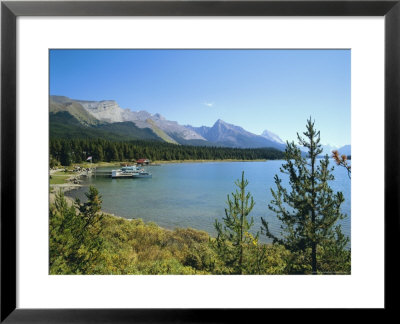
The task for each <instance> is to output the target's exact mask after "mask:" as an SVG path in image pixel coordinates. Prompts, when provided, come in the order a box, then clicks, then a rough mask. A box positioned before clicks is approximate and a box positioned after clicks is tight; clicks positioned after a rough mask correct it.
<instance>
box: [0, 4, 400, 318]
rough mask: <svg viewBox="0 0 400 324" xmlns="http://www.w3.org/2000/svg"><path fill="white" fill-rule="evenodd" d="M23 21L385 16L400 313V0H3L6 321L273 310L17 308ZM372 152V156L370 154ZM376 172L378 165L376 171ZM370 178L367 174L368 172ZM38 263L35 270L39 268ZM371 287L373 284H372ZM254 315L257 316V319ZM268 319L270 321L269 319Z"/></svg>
mask: <svg viewBox="0 0 400 324" xmlns="http://www.w3.org/2000/svg"><path fill="white" fill-rule="evenodd" d="M19 16H384V17H385V156H384V159H385V172H384V174H385V179H384V181H385V309H386V310H390V309H395V308H396V306H397V305H396V302H395V300H396V299H395V298H394V297H393V299H392V298H391V297H390V296H394V295H395V293H396V288H397V287H398V283H399V279H398V277H399V276H398V274H397V273H395V269H396V268H395V267H394V266H392V263H393V261H391V260H393V259H397V256H398V252H397V251H396V250H395V248H396V246H397V245H398V243H397V242H396V239H397V237H398V236H399V227H400V226H399V224H400V221H399V215H400V203H399V201H400V199H399V198H400V195H399V179H400V174H399V165H400V160H399V157H400V145H399V135H400V134H399V127H400V0H390V1H389V0H379V1H376V0H371V1H369V0H365V1H357V0H349V1H332V0H325V1H324V0H311V1H299V0H297V1H296V0H290V1H286V0H281V1H277V0H259V1H123V2H119V1H116V2H113V1H101V2H97V1H91V2H88V1H86V2H85V1H82V2H80V1H78V2H77V1H37V2H36V1H29V2H28V1H26V2H25V1H4V2H3V1H2V3H1V318H0V320H1V322H4V323H31V322H32V323H33V322H35V323H89V322H90V323H97V322H101V323H131V322H134V323H142V322H157V323H158V322H165V323H170V322H174V323H187V322H189V323H198V322H213V323H216V322H232V321H234V320H237V319H238V318H239V317H240V316H241V315H243V313H245V314H246V313H250V314H247V315H250V316H251V318H253V319H256V318H257V317H256V316H258V315H260V316H263V314H262V313H263V312H264V311H265V310H260V309H258V310H255V309H253V310H248V309H247V310H244V309H234V310H228V309H214V310H212V311H211V310H204V309H203V310H195V309H96V310H94V309H18V308H16V300H17V292H16V288H17V287H16V270H17V268H16V239H17V233H16V208H17V205H16V190H17V187H16V176H17V174H16V161H17V160H16V159H17V156H16V127H17V125H16V81H17V80H16V41H17V39H16V37H17V31H16V19H17V17H19ZM366 155H367V152H366ZM371 167H373V163H372V166H371ZM366 176H367V175H366ZM32 266H34V265H32ZM366 284H367V283H366ZM253 316H254V317H253ZM266 320H268V319H267V318H266Z"/></svg>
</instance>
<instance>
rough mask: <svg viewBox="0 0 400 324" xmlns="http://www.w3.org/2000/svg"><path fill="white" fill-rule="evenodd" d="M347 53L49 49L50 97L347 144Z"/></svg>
mask: <svg viewBox="0 0 400 324" xmlns="http://www.w3.org/2000/svg"><path fill="white" fill-rule="evenodd" d="M350 65H351V54H350V50H51V51H50V94H51V95H63V96H67V97H70V98H73V99H82V100H115V101H117V103H118V104H119V105H120V106H121V107H122V108H130V109H131V110H134V111H136V110H147V111H148V112H150V113H160V114H161V115H163V116H165V117H166V118H167V119H169V120H175V121H177V122H179V123H180V124H183V125H186V124H190V125H192V126H202V125H205V126H212V125H213V124H214V123H215V121H216V120H217V119H222V120H224V121H226V122H228V123H232V124H235V125H239V126H241V127H243V128H244V129H246V130H248V131H250V132H253V133H255V134H261V133H262V132H263V131H264V130H265V129H268V130H270V131H272V132H274V133H276V134H278V135H279V136H280V137H281V138H282V139H283V140H295V139H296V132H303V131H304V129H305V124H306V120H307V118H308V117H309V116H312V118H314V119H315V121H316V123H315V124H316V127H317V128H318V129H319V130H320V131H321V142H322V143H323V144H332V145H337V146H342V145H345V144H350V102H351V98H350V92H351V89H350V82H351V75H350V72H351V66H350Z"/></svg>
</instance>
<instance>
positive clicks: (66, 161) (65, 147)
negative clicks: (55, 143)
mask: <svg viewBox="0 0 400 324" xmlns="http://www.w3.org/2000/svg"><path fill="white" fill-rule="evenodd" d="M60 162H61V165H63V166H70V165H71V163H72V157H71V146H70V143H69V142H66V141H64V142H63V143H62V146H61V152H60Z"/></svg>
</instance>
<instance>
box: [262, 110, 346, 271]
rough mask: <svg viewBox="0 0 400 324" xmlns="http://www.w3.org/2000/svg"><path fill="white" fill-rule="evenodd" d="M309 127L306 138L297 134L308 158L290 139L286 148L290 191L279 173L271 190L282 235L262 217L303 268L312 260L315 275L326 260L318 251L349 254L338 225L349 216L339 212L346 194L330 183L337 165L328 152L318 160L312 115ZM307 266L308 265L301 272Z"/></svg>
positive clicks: (265, 227) (275, 238) (276, 240)
mask: <svg viewBox="0 0 400 324" xmlns="http://www.w3.org/2000/svg"><path fill="white" fill-rule="evenodd" d="M306 128H307V131H306V132H304V133H303V134H304V136H305V139H304V138H302V137H301V136H300V135H299V134H297V137H298V141H299V145H301V146H304V147H306V148H307V149H308V155H307V157H304V156H303V155H302V153H301V151H300V149H299V148H298V147H297V146H296V145H295V144H294V142H292V143H289V142H288V143H287V148H286V151H285V160H286V163H285V164H283V165H282V168H281V172H282V173H284V174H287V175H288V176H289V185H290V187H291V190H288V189H287V188H285V186H284V185H283V184H282V180H281V179H280V178H279V177H278V175H275V184H276V187H277V189H276V190H273V189H271V192H272V196H273V200H272V201H271V204H270V205H269V209H270V210H272V211H273V212H274V213H275V214H276V216H277V218H278V219H279V220H280V221H281V222H282V225H281V230H282V231H281V233H280V234H281V235H280V236H277V235H275V234H273V233H271V231H270V230H269V228H268V223H267V222H266V221H265V220H264V219H263V218H261V221H262V224H263V225H262V230H263V231H265V233H266V235H267V236H268V237H270V238H272V239H273V242H274V243H279V244H282V245H284V246H285V247H286V248H287V249H288V250H289V251H291V252H292V253H293V255H295V256H296V257H297V258H298V260H299V259H302V260H303V261H302V263H303V265H301V267H303V266H304V263H309V265H308V268H311V271H312V273H313V274H316V273H317V272H318V271H319V270H320V267H319V265H318V264H317V260H318V259H319V260H320V262H325V261H324V260H321V258H317V251H320V250H322V249H324V247H325V249H327V250H329V251H332V250H334V248H335V249H336V250H335V251H336V253H337V255H338V256H339V255H341V254H342V252H343V253H345V254H348V253H346V252H347V251H345V246H346V244H347V243H348V238H347V237H345V236H344V235H343V234H342V233H341V229H340V226H339V225H337V224H336V223H337V221H338V220H341V219H344V218H345V217H346V215H343V214H342V213H341V211H340V206H341V205H342V203H343V201H344V198H343V194H342V193H341V192H337V193H334V192H333V190H332V189H331V188H330V186H329V183H328V181H331V180H334V176H333V175H332V171H333V169H334V168H333V167H332V168H330V167H329V157H328V155H326V156H325V158H323V159H321V160H320V161H319V163H317V156H318V155H319V154H321V153H322V149H321V144H320V132H319V131H316V129H315V128H314V122H312V121H311V118H310V119H309V120H307V125H306ZM333 247H334V248H333ZM338 250H340V251H338ZM307 251H310V253H311V256H310V260H309V261H306V260H308V258H309V253H308V252H307ZM307 253H308V254H307ZM310 265H311V267H310ZM305 269H307V265H306V267H303V269H302V271H305Z"/></svg>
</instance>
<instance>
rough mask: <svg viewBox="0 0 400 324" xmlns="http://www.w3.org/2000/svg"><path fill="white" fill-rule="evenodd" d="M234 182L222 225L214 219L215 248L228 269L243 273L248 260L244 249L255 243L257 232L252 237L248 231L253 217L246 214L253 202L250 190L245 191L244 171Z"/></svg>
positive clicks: (232, 271) (251, 207)
mask: <svg viewBox="0 0 400 324" xmlns="http://www.w3.org/2000/svg"><path fill="white" fill-rule="evenodd" d="M235 184H236V186H237V187H238V189H237V190H236V192H233V193H232V194H231V196H232V197H230V196H229V195H228V200H227V204H228V208H225V217H224V218H223V222H224V226H223V225H222V224H221V223H220V222H218V220H216V221H215V229H216V230H217V239H216V242H215V249H216V251H217V253H218V255H219V256H220V258H221V259H222V260H223V261H224V262H225V265H226V266H227V268H228V269H231V270H228V271H231V273H235V274H243V273H244V272H245V268H246V267H248V266H249V264H248V262H247V261H248V260H245V253H246V250H247V249H248V247H249V246H250V245H251V244H257V243H256V242H257V240H258V234H257V235H256V237H253V236H252V235H251V234H250V232H249V230H250V228H251V227H252V226H253V224H254V221H253V218H251V219H250V220H249V218H248V216H249V214H250V212H251V210H252V209H253V207H254V204H255V203H254V200H253V197H252V196H251V194H250V192H248V193H246V187H247V185H248V184H249V182H248V181H247V180H245V179H244V172H242V179H241V180H239V179H238V180H236V181H235Z"/></svg>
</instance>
